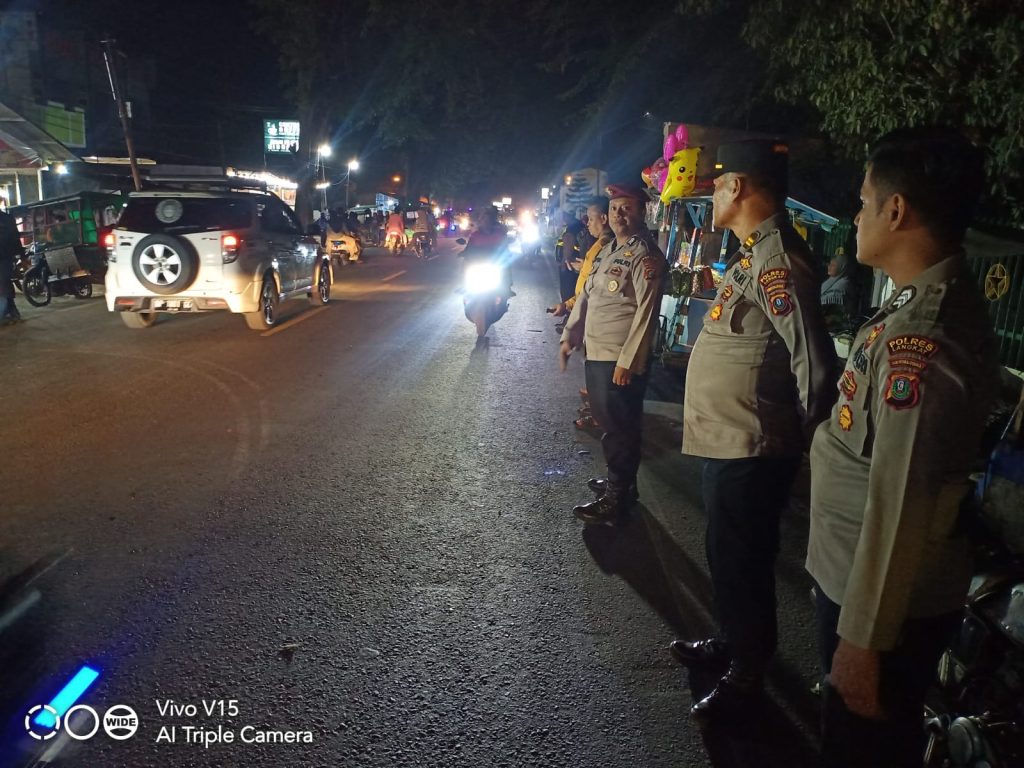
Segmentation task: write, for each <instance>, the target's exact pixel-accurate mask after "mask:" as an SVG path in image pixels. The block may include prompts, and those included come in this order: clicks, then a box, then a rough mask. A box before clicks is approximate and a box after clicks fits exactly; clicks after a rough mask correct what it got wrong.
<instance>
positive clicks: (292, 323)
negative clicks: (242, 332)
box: [260, 307, 328, 336]
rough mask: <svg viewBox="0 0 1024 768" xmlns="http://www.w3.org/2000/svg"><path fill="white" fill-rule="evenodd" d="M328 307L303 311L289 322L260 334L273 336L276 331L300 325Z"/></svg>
mask: <svg viewBox="0 0 1024 768" xmlns="http://www.w3.org/2000/svg"><path fill="white" fill-rule="evenodd" d="M326 309H328V308H327V307H317V308H316V309H314V310H312V311H310V312H303V313H302V314H301V315H299V316H298V317H293V318H292V319H291V320H289V321H288V322H287V323H282V324H281V325H279V326H277V328H271V329H270V330H269V331H264V332H263V333H261V334H260V336H273V335H274V334H275V333H280V332H281V331H286V330H288V329H289V328H291V327H292V326H295V325H298V324H299V323H301V322H302V321H303V320H309V318H311V317H313V316H314V315H319V314H320V313H321V312H323V311H324V310H326Z"/></svg>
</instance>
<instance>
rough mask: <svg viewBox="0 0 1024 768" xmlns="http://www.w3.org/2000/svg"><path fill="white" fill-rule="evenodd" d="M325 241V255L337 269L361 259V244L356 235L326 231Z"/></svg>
mask: <svg viewBox="0 0 1024 768" xmlns="http://www.w3.org/2000/svg"><path fill="white" fill-rule="evenodd" d="M325 240H326V243H327V255H328V256H329V257H330V259H331V261H333V262H336V263H337V264H338V266H339V267H344V266H346V265H347V264H348V263H349V262H352V261H359V260H360V258H362V254H363V242H362V239H361V238H359V237H358V236H357V235H351V234H349V233H347V232H335V231H333V230H328V232H327V235H326V236H325Z"/></svg>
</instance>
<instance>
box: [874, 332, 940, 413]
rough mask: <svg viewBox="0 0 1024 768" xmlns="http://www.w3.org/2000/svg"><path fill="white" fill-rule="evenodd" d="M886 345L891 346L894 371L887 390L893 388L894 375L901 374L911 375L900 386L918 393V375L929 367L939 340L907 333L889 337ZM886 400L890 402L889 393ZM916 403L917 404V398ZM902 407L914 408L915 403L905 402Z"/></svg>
mask: <svg viewBox="0 0 1024 768" xmlns="http://www.w3.org/2000/svg"><path fill="white" fill-rule="evenodd" d="M886 346H887V347H888V348H889V368H891V369H892V371H893V372H892V373H890V374H889V385H887V387H886V391H887V392H888V391H889V390H890V389H891V385H892V384H893V381H894V378H893V377H894V376H897V375H898V374H899V375H907V376H909V377H910V378H908V379H906V380H905V381H904V380H901V382H900V386H902V387H904V388H905V389H907V390H910V389H913V391H914V392H915V393H916V391H917V377H918V376H919V375H920V374H921V372H922V371H923V370H924V369H925V368H927V367H928V360H929V359H930V358H931V357H932V356H933V355H934V354H935V353H936V352H938V351H939V344H938V342H936V341H934V340H933V339H929V338H928V337H927V336H915V335H912V334H905V335H902V336H895V337H893V338H891V339H889V342H888V344H887V345H886ZM886 402H889V396H888V395H886ZM900 402H903V403H906V399H903V400H900ZM890 404H891V403H890ZM914 404H916V400H915V402H914ZM894 407H896V406H894ZM900 407H902V408H912V407H913V404H911V405H907V404H904V405H902V406H900Z"/></svg>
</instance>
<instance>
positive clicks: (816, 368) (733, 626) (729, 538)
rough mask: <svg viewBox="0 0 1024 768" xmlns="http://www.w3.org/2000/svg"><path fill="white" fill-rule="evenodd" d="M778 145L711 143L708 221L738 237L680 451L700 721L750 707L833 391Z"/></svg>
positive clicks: (826, 344) (708, 331)
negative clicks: (707, 597)
mask: <svg viewBox="0 0 1024 768" xmlns="http://www.w3.org/2000/svg"><path fill="white" fill-rule="evenodd" d="M787 157H788V147H787V146H786V145H785V144H782V143H780V142H774V141H761V140H757V141H744V142H738V143H733V144H725V145H722V146H721V147H720V148H719V150H718V162H717V163H716V165H715V173H716V178H715V191H714V197H713V202H714V225H715V227H724V228H727V229H729V230H731V231H732V232H733V234H735V235H736V237H737V239H738V240H739V242H740V243H741V246H740V248H739V250H737V251H736V253H734V254H733V256H732V257H731V258H730V259H729V261H728V263H727V265H726V270H725V278H724V280H723V281H722V283H721V286H720V287H719V290H718V294H717V296H716V297H715V300H714V303H713V304H712V306H711V309H709V310H708V312H707V314H706V315H705V317H704V328H703V330H702V331H701V333H700V335H699V336H698V338H697V343H696V345H695V346H694V349H693V354H692V355H691V357H690V361H689V365H688V369H687V375H686V391H685V396H684V407H683V453H687V454H690V455H693V456H700V457H703V458H705V459H706V463H705V467H704V478H703V495H704V506H705V509H706V511H707V515H708V529H707V538H706V547H707V558H708V566H709V567H710V570H711V582H712V586H713V588H714V595H715V614H716V617H717V619H718V623H719V627H720V630H721V636H720V637H715V638H710V639H706V640H699V641H697V642H685V641H682V640H676V641H675V642H673V643H672V645H671V650H672V652H673V654H674V655H675V656H676V658H677V659H678V660H680V661H682V662H683V663H685V664H687V665H691V666H692V665H707V666H709V667H711V668H717V669H727V670H728V671H727V672H726V673H725V675H724V677H722V678H721V680H720V681H719V683H718V685H717V686H716V687H715V689H714V690H713V691H712V692H711V694H710V695H708V696H707V697H706V698H704V699H703V700H701V701H700V702H698V703H697V704H696V705H695V706H694V707H693V710H692V713H693V715H694V716H695V717H696V718H698V720H700V721H702V722H705V723H706V722H708V721H709V720H714V719H718V718H722V717H723V716H724V717H731V716H734V715H741V714H743V713H745V712H747V711H749V705H750V704H753V703H755V702H756V700H757V698H758V696H759V695H760V693H761V691H762V688H763V678H764V674H765V671H766V669H767V667H768V663H769V661H770V659H771V657H772V655H773V654H774V652H775V647H776V642H777V626H776V616H775V570H774V568H775V557H776V554H777V552H778V548H779V519H780V516H781V513H782V510H783V509H784V508H785V506H786V502H787V499H788V497H789V492H790V488H791V486H792V484H793V480H794V478H795V476H796V473H797V470H798V469H799V466H800V461H801V457H802V454H803V451H804V448H805V447H806V446H807V444H808V443H809V437H810V435H811V434H812V432H813V429H814V427H815V426H817V424H818V423H820V422H821V421H823V420H824V419H825V418H826V417H827V416H828V412H829V408H830V407H831V405H832V402H833V401H834V399H835V395H836V390H835V373H836V361H835V350H834V347H833V344H832V340H831V338H830V337H829V335H828V332H827V330H826V328H825V322H824V319H823V317H822V312H821V309H820V305H819V300H818V283H819V281H818V279H817V277H816V275H815V269H814V267H813V265H812V263H811V255H810V251H809V249H808V247H807V243H806V242H804V240H803V238H801V237H800V235H799V234H797V232H796V231H795V230H794V229H793V227H792V226H791V225H790V220H789V216H788V214H787V213H786V208H785V201H786V194H787V170H788V169H787Z"/></svg>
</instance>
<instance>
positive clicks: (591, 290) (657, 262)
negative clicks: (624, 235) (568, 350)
mask: <svg viewBox="0 0 1024 768" xmlns="http://www.w3.org/2000/svg"><path fill="white" fill-rule="evenodd" d="M664 275H665V256H664V254H662V252H661V251H660V250H659V249H658V247H657V246H656V245H654V244H653V243H651V242H649V241H648V240H646V239H644V238H643V237H641V236H639V235H634V236H633V237H631V238H629V240H628V241H627V242H626V244H625V245H618V244H617V241H616V240H614V239H613V240H611V241H610V242H609V243H608V244H607V245H605V246H604V247H603V248H602V249H601V250H600V252H599V253H598V254H597V257H596V258H595V260H594V268H593V270H592V271H591V273H590V276H589V277H588V278H587V281H586V283H584V285H583V291H582V292H581V293H580V295H579V296H578V297H577V299H576V303H575V305H574V306H573V308H572V313H571V314H570V315H569V319H568V320H567V321H566V323H565V330H564V331H563V333H562V341H568V342H570V343H571V344H572V346H574V347H579V346H580V345H581V343H582V344H583V345H585V346H586V350H587V359H588V360H595V361H606V362H607V361H615V363H616V365H618V366H619V367H621V368H627V369H629V370H630V371H631V372H632V373H634V374H642V373H645V372H646V371H647V367H648V363H649V358H650V353H651V346H652V344H653V342H654V335H655V332H656V331H657V328H658V313H659V311H660V309H661V293H662V284H663V281H664Z"/></svg>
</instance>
